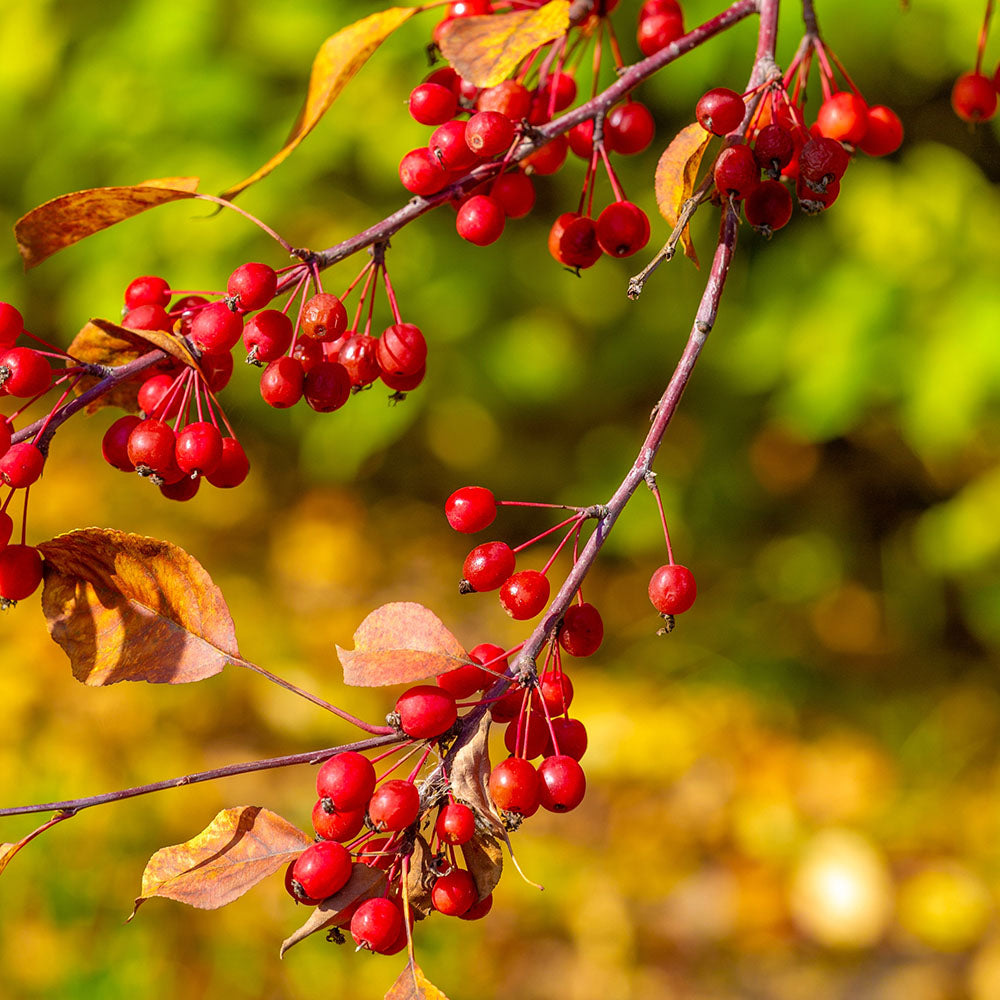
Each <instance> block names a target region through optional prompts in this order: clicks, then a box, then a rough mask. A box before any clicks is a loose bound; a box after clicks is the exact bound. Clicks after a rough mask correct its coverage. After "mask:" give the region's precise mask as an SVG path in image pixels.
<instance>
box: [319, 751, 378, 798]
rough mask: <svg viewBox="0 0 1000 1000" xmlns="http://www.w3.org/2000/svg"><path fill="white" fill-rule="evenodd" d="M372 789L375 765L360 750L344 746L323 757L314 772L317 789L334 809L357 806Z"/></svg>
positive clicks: (373, 788) (321, 796) (373, 786)
mask: <svg viewBox="0 0 1000 1000" xmlns="http://www.w3.org/2000/svg"><path fill="white" fill-rule="evenodd" d="M374 790H375V767H374V766H373V764H372V762H371V761H370V760H369V759H368V758H367V757H366V756H365V755H364V754H361V753H357V752H356V751H354V750H345V751H344V752H343V753H338V754H334V755H333V756H332V757H331V758H330V759H329V760H327V761H324V762H323V765H322V766H321V767H320V769H319V771H317V772H316V793H317V794H318V795H319V797H320V798H321V799H330V800H331V802H332V803H333V804H334V806H335V807H336V808H337V809H345V810H346V809H360V808H361V807H362V806H365V805H367V804H368V800H369V799H370V798H371V797H372V792H373V791H374Z"/></svg>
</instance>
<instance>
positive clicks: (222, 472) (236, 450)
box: [205, 438, 250, 489]
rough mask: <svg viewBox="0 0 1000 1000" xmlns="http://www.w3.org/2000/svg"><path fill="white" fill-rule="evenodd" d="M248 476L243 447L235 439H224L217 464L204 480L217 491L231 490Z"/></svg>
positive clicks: (248, 469) (247, 463)
mask: <svg viewBox="0 0 1000 1000" xmlns="http://www.w3.org/2000/svg"><path fill="white" fill-rule="evenodd" d="M249 474H250V459H248V458H247V454H246V452H245V451H244V450H243V445H241V444H240V443H239V441H237V440H236V438H224V439H223V441H222V457H221V458H220V459H219V464H218V465H217V466H216V467H215V471H214V472H213V473H212V474H211V475H208V476H206V477H205V478H206V479H207V480H208V481H209V482H210V483H211V484H212V485H213V486H215V487H217V488H219V489H232V488H233V487H235V486H239V485H240V483H242V482H243V481H244V480H245V479H246V477H247V476H248V475H249Z"/></svg>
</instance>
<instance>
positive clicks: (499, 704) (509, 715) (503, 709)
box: [490, 684, 525, 722]
mask: <svg viewBox="0 0 1000 1000" xmlns="http://www.w3.org/2000/svg"><path fill="white" fill-rule="evenodd" d="M524 701H525V699H524V688H523V687H521V685H520V684H511V685H510V687H508V688H507V691H506V693H505V694H504V695H503V697H502V698H500V699H499V700H497V701H495V702H493V704H492V705H490V715H491V716H492V717H493V721H494V722H510V721H511V719H516V718H517V717H518V715H520V713H521V709H522V707H523V705H524Z"/></svg>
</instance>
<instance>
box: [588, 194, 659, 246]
mask: <svg viewBox="0 0 1000 1000" xmlns="http://www.w3.org/2000/svg"><path fill="white" fill-rule="evenodd" d="M596 232H597V242H598V244H599V245H600V247H601V249H602V250H603V251H604V252H605V253H606V254H608V255H609V256H611V257H630V256H631V255H632V254H634V253H637V252H638V251H639V250H641V249H642V248H643V247H644V246H645V245H646V244H647V243H648V242H649V219H648V218H647V217H646V213H645V212H644V211H643V210H642V209H641V208H639V206H638V205H633V204H632V202H630V201H616V202H612V203H611V204H610V205H608V207H607V208H606V209H604V211H603V212H601V214H600V215H599V216H598V217H597V227H596Z"/></svg>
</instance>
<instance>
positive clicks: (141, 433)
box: [128, 420, 176, 473]
mask: <svg viewBox="0 0 1000 1000" xmlns="http://www.w3.org/2000/svg"><path fill="white" fill-rule="evenodd" d="M175 442H176V437H175V435H174V430H173V428H172V427H171V426H170V424H167V423H164V421H162V420H143V421H141V422H140V423H138V424H136V425H135V427H134V428H133V430H132V433H131V434H130V435H129V437H128V460H129V461H130V462H131V463H132V465H133V466H134V467H135V468H136V469H139V470H140V471H142V470H145V471H148V472H155V473H164V472H166V471H167V470H168V469H170V468H171V466H172V465H173V464H174V444H175Z"/></svg>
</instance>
